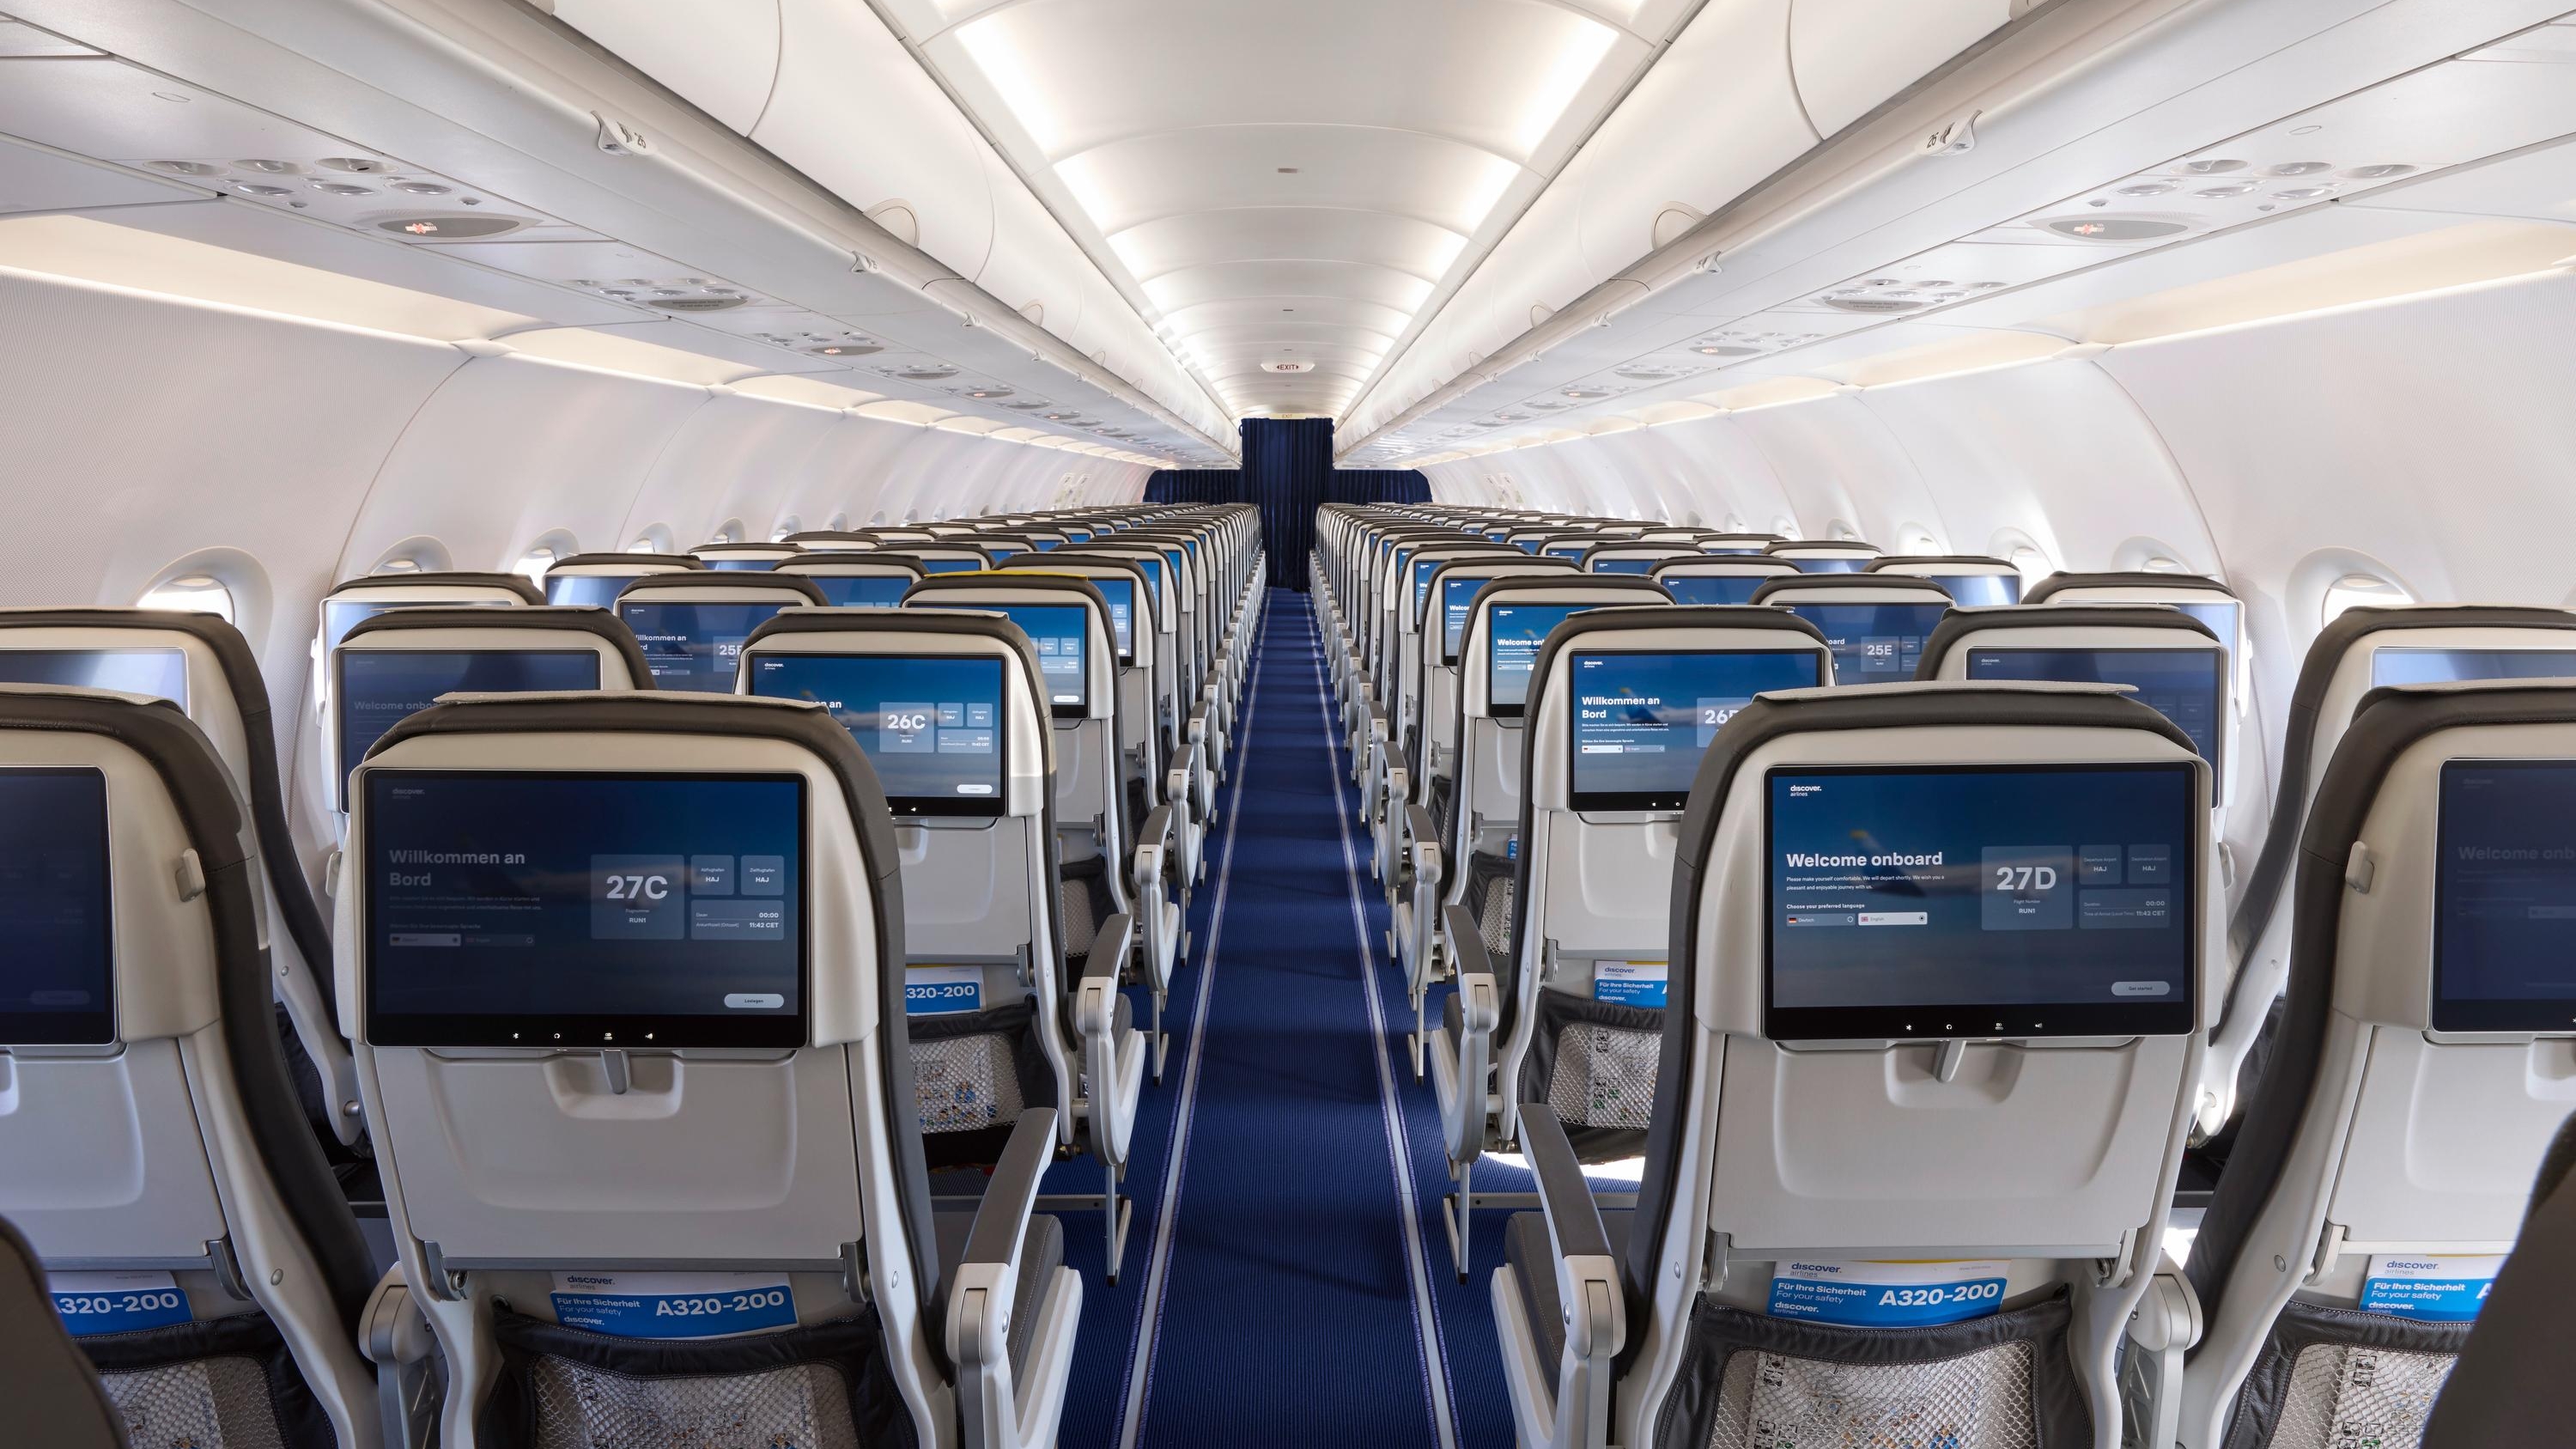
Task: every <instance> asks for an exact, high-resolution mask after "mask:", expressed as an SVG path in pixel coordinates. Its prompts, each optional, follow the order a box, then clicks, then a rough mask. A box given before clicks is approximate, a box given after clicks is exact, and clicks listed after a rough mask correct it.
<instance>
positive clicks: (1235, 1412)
mask: <svg viewBox="0 0 2576 1449" xmlns="http://www.w3.org/2000/svg"><path fill="white" fill-rule="evenodd" d="M1320 660H1321V653H1320V649H1319V645H1318V641H1317V638H1316V634H1315V627H1314V618H1313V614H1312V612H1311V609H1310V607H1309V605H1308V603H1307V600H1306V597H1305V596H1304V595H1302V594H1297V593H1291V592H1287V591H1282V590H1273V591H1272V592H1271V594H1270V596H1269V599H1268V601H1267V603H1266V604H1265V607H1264V613H1263V619H1262V623H1261V626H1260V631H1259V637H1258V639H1257V641H1256V643H1255V645H1254V656H1253V673H1252V676H1251V682H1250V685H1249V687H1248V688H1247V690H1246V698H1245V701H1244V707H1243V709H1242V711H1241V714H1240V717H1239V718H1238V720H1237V721H1236V732H1237V735H1238V739H1237V743H1236V752H1235V756H1234V759H1233V761H1232V768H1233V775H1232V778H1231V779H1230V780H1229V781H1228V782H1227V785H1226V787H1225V790H1224V792H1223V793H1224V799H1223V810H1222V814H1221V817H1220V819H1219V820H1218V822H1217V828H1216V831H1215V833H1214V836H1213V838H1212V839H1211V841H1210V846H1209V861H1208V875H1207V880H1206V882H1205V883H1204V884H1203V885H1201V886H1200V887H1199V888H1198V892H1197V898H1196V900H1195V901H1194V902H1193V909H1192V921H1191V934H1192V950H1191V953H1190V959H1189V963H1188V965H1187V966H1186V967H1184V968H1183V970H1182V972H1181V974H1180V976H1179V978H1178V979H1177V980H1176V982H1175V983H1174V991H1173V999H1172V1002H1171V1013H1172V1014H1171V1020H1170V1025H1171V1028H1172V1031H1173V1040H1172V1048H1171V1057H1170V1064H1169V1068H1168V1071H1167V1074H1166V1078H1165V1081H1164V1082H1163V1084H1162V1085H1161V1086H1159V1087H1149V1088H1148V1089H1147V1092H1146V1096H1145V1106H1144V1110H1143V1113H1142V1117H1141V1120H1140V1121H1139V1122H1138V1124H1137V1133H1136V1141H1137V1143H1138V1151H1137V1156H1136V1160H1135V1162H1134V1163H1133V1164H1132V1165H1131V1167H1130V1169H1129V1174H1128V1180H1127V1182H1126V1184H1125V1190H1126V1191H1127V1192H1128V1193H1129V1194H1130V1195H1131V1196H1132V1197H1133V1198H1134V1200H1135V1218H1134V1225H1133V1227H1132V1229H1131V1231H1130V1233H1129V1236H1128V1240H1127V1254H1126V1261H1125V1264H1124V1271H1123V1272H1122V1274H1121V1277H1120V1281H1119V1283H1118V1284H1117V1285H1116V1286H1115V1287H1110V1286H1107V1285H1105V1284H1103V1283H1102V1282H1101V1278H1100V1267H1101V1233H1100V1225H1099V1221H1098V1219H1097V1216H1096V1215H1095V1214H1088V1213H1066V1214H1060V1215H1059V1216H1060V1217H1061V1218H1062V1220H1063V1223H1064V1226H1065V1231H1066V1257H1067V1262H1068V1264H1069V1265H1070V1266H1071V1267H1073V1268H1074V1269H1075V1270H1076V1271H1078V1272H1080V1273H1081V1274H1082V1276H1083V1288H1084V1301H1083V1308H1082V1331H1081V1335H1080V1338H1079V1341H1078V1343H1077V1347H1076V1351H1075V1362H1074V1370H1073V1373H1074V1380H1073V1392H1072V1394H1071V1395H1070V1397H1069V1401H1068V1403H1067V1405H1066V1409H1065V1415H1064V1423H1063V1430H1062V1433H1061V1434H1060V1436H1059V1442H1060V1443H1062V1444H1063V1445H1065V1446H1066V1449H1137V1446H1144V1449H1179V1446H1191V1449H1196V1446H1204V1445H1219V1444H1221V1445H1228V1446H1246V1449H1257V1446H1270V1445H1278V1446H1298V1449H1311V1446H1317V1445H1324V1446H1333V1445H1335V1442H1336V1440H1337V1439H1338V1440H1341V1441H1345V1442H1347V1443H1349V1444H1352V1445H1367V1446H1371V1449H1376V1446H1381V1445H1385V1446H1417V1445H1418V1446H1422V1449H1454V1446H1469V1449H1506V1446H1508V1445H1510V1444H1511V1442H1512V1427H1511V1411H1510V1407H1509V1405H1508V1402H1507V1401H1506V1400H1505V1399H1504V1397H1503V1393H1504V1390H1503V1381H1502V1365H1501V1361H1500V1357H1499V1355H1498V1352H1497V1350H1496V1348H1495V1344H1494V1336H1493V1327H1492V1313H1491V1309H1490V1307H1489V1305H1488V1302H1487V1298H1486V1294H1487V1291H1488V1289H1487V1286H1486V1280H1487V1279H1488V1278H1490V1276H1491V1273H1492V1270H1493V1268H1494V1267H1495V1266H1497V1265H1498V1264H1499V1263H1500V1261H1501V1252H1502V1233H1501V1227H1502V1215H1501V1214H1499V1213H1487V1214H1483V1215H1481V1221H1479V1223H1478V1224H1477V1227H1478V1229H1479V1235H1480V1238H1481V1241H1480V1243H1479V1244H1478V1253H1477V1257H1478V1260H1479V1262H1478V1266H1477V1270H1476V1272H1475V1273H1474V1274H1472V1275H1471V1279H1472V1281H1470V1282H1469V1283H1467V1284H1465V1285H1461V1284H1460V1283H1459V1282H1458V1279H1457V1276H1456V1274H1455V1273H1454V1272H1453V1271H1452V1270H1451V1268H1450V1262H1449V1251H1448V1246H1447V1241H1446V1239H1445V1238H1444V1237H1443V1236H1442V1233H1441V1229H1440V1219H1439V1216H1438V1209H1439V1203H1440V1197H1441V1194H1442V1193H1443V1192H1445V1191H1447V1188H1448V1179H1447V1176H1446V1173H1445V1170H1444V1168H1443V1165H1442V1164H1443V1159H1442V1153H1441V1147H1440V1134H1439V1124H1438V1121H1437V1116H1436V1113H1435V1112H1434V1110H1433V1106H1432V1102H1431V1093H1430V1089H1429V1088H1428V1086H1426V1085H1424V1084H1420V1083H1417V1082H1415V1081H1414V1080H1413V1078H1412V1073H1411V1071H1410V1069H1409V1067H1408V1066H1407V1065H1406V1058H1405V1054H1404V1052H1403V1050H1402V1043H1401V1040H1400V1038H1390V1037H1389V1035H1388V1029H1389V1028H1394V1029H1396V1030H1398V1031H1400V1030H1401V1029H1402V1027H1403V1026H1404V1025H1407V1024H1409V1023H1410V1020H1411V1010H1410V1008H1409V1007H1407V1006H1406V1005H1405V1003H1404V988H1403V983H1402V978H1401V976H1400V974H1399V973H1398V972H1397V970H1396V968H1395V966H1394V964H1393V963H1392V962H1391V961H1389V960H1388V959H1387V958H1386V955H1385V949H1384V945H1385V931H1386V912H1385V908H1384V905H1383V903H1382V897H1381V895H1380V892H1379V888H1378V885H1377V883H1376V881H1375V880H1374V879H1373V878H1371V877H1370V876H1369V875H1368V874H1367V866H1368V858H1367V850H1368V844H1367V840H1366V837H1365V836H1364V835H1363V834H1362V833H1361V832H1360V830H1359V829H1358V827H1357V825H1356V824H1355V823H1354V821H1353V818H1352V812H1354V811H1355V810H1356V809H1357V797H1356V794H1355V793H1354V792H1353V791H1352V790H1351V788H1350V786H1349V784H1348V780H1347V776H1346V773H1345V772H1346V770H1347V760H1346V759H1345V758H1344V757H1343V755H1342V752H1341V750H1340V748H1339V741H1338V740H1336V739H1335V738H1334V735H1333V730H1332V729H1331V727H1330V726H1331V704H1330V701H1329V696H1328V693H1327V691H1326V690H1325V687H1324V681H1323V671H1322V668H1321V664H1320ZM1145 1004H1146V1003H1144V1002H1142V1001H1141V1000H1140V1001H1139V1003H1138V1006H1139V1009H1140V1012H1141V1010H1142V1009H1143V1007H1144V1006H1145ZM1095 1172H1096V1169H1094V1168H1093V1166H1092V1165H1091V1164H1090V1163H1089V1162H1088V1161H1087V1160H1086V1161H1077V1162H1072V1163H1067V1164H1064V1165H1063V1166H1062V1167H1060V1168H1058V1169H1057V1170H1056V1172H1055V1173H1054V1174H1052V1175H1051V1178H1050V1181H1049V1184H1048V1188H1049V1190H1050V1191H1062V1192H1083V1191H1097V1190H1098V1188H1097V1178H1096V1176H1095V1175H1094V1174H1095ZM1408 1189H1409V1191H1408Z"/></svg>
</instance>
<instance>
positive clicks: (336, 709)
mask: <svg viewBox="0 0 2576 1449" xmlns="http://www.w3.org/2000/svg"><path fill="white" fill-rule="evenodd" d="M351 654H374V655H404V654H450V655H452V654H508V655H513V656H522V655H524V656H533V657H536V658H541V659H587V660H589V661H590V662H591V684H590V688H591V690H592V691H594V692H596V691H598V690H600V689H603V688H605V687H606V686H605V685H604V684H602V683H601V680H602V679H604V678H605V677H606V675H607V673H608V670H607V666H606V665H605V664H603V663H602V662H601V660H600V657H599V651H598V650H596V649H371V648H368V647H366V646H365V645H358V646H355V647H352V646H350V645H346V644H344V645H342V646H340V647H339V648H337V649H334V650H332V651H331V745H332V748H333V749H334V750H336V751H338V755H337V761H338V765H339V769H338V771H337V773H338V775H339V777H340V778H339V782H338V787H337V790H336V791H335V793H334V799H336V800H337V801H338V803H339V810H340V813H341V814H343V815H346V814H348V813H349V772H350V771H351V770H354V769H356V768H357V767H358V761H359V760H361V759H363V758H365V754H364V752H363V751H361V752H360V753H359V754H357V755H354V756H353V755H351V754H350V753H349V665H348V658H349V656H350V655H351ZM628 687H629V688H632V687H633V685H632V683H631V682H630V684H629V685H628ZM413 713H414V714H417V713H419V711H417V710H415V711H413ZM403 718H404V719H409V718H411V716H410V715H405V716H403ZM395 723H396V724H399V723H401V721H400V720H397V721H395ZM385 728H386V729H387V730H389V731H390V730H391V729H392V728H393V725H387V726H385ZM377 738H379V739H382V738H383V736H382V735H379V736H377Z"/></svg>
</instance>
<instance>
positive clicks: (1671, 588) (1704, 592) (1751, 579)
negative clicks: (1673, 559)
mask: <svg viewBox="0 0 2576 1449" xmlns="http://www.w3.org/2000/svg"><path fill="white" fill-rule="evenodd" d="M1779 577H1781V576H1780V575H1778V574H1683V573H1671V572H1666V573H1664V574H1662V575H1659V576H1658V577H1657V578H1656V579H1655V582H1656V583H1659V584H1662V585H1663V586H1664V592H1666V593H1668V594H1671V595H1672V596H1673V602H1674V603H1677V604H1749V603H1752V602H1753V591H1754V590H1755V589H1758V588H1760V587H1762V586H1763V585H1764V584H1767V583H1769V582H1771V581H1772V580H1773V579H1776V578H1779Z"/></svg>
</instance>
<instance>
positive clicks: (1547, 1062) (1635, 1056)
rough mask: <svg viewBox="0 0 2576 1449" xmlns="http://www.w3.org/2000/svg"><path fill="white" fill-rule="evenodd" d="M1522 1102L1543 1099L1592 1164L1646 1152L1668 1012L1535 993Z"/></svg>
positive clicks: (1581, 1154) (1578, 997)
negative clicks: (1533, 1024) (1535, 1017)
mask: <svg viewBox="0 0 2576 1449" xmlns="http://www.w3.org/2000/svg"><path fill="white" fill-rule="evenodd" d="M1536 1027H1537V1030H1536V1032H1535V1034H1534V1035H1533V1036H1532V1037H1531V1039H1530V1050H1529V1058H1528V1060H1527V1062H1526V1063H1525V1064H1524V1065H1523V1067H1522V1068H1521V1080H1520V1093H1519V1095H1520V1099H1521V1100H1522V1101H1524V1102H1545V1103H1546V1104H1547V1105H1548V1106H1549V1107H1550V1108H1552V1109H1554V1111H1555V1112H1556V1116H1557V1120H1558V1121H1559V1122H1561V1123H1563V1124H1564V1126H1565V1131H1566V1137H1567V1139H1568V1140H1569V1141H1571V1142H1572V1143H1573V1144H1574V1149H1575V1152H1576V1153H1577V1154H1578V1155H1579V1156H1581V1157H1583V1158H1584V1159H1586V1160H1587V1161H1594V1162H1598V1161H1603V1160H1606V1159H1608V1158H1612V1157H1625V1156H1630V1155H1633V1154H1634V1153H1637V1152H1639V1151H1642V1150H1644V1143H1645V1131H1646V1124H1647V1122H1648V1120H1649V1119H1650V1118H1651V1117H1652V1115H1653V1112H1654V1106H1655V1069H1656V1067H1657V1065H1658V1064H1659V1063H1660V1062H1661V1061H1662V1060H1663V1050H1664V1014H1663V1012H1661V1011H1659V1010H1657V1009H1655V1008H1653V1007H1646V1006H1623V1005H1620V1004H1618V1003H1617V1002H1610V1001H1593V1000H1590V999H1588V998H1585V997H1580V996H1575V995H1572V994H1571V993H1568V992H1563V991H1542V992H1540V993H1539V994H1538V1021H1537V1023H1536Z"/></svg>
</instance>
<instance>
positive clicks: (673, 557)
mask: <svg viewBox="0 0 2576 1449" xmlns="http://www.w3.org/2000/svg"><path fill="white" fill-rule="evenodd" d="M626 564H638V565H642V564H658V565H660V566H661V567H663V568H666V569H671V568H676V569H703V568H705V567H706V563H705V561H704V560H701V559H698V558H695V557H692V556H691V555H689V554H685V553H577V554H574V555H572V556H571V557H570V558H559V559H556V560H555V561H554V562H553V563H550V564H548V565H546V572H547V573H553V572H554V571H555V570H557V569H568V568H581V567H590V566H598V567H606V566H611V565H626Z"/></svg>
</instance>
